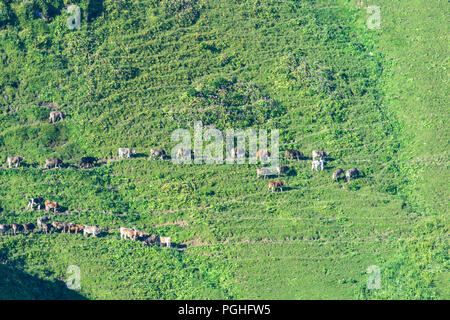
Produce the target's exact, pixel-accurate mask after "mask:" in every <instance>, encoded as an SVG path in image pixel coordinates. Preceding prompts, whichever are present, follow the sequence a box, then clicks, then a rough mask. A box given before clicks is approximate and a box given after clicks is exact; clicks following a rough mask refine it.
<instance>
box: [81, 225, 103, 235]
mask: <svg viewBox="0 0 450 320" xmlns="http://www.w3.org/2000/svg"><path fill="white" fill-rule="evenodd" d="M101 232H102V229H101V228H99V227H97V226H84V228H83V236H86V235H89V234H91V235H93V236H94V237H97V236H98V235H99V234H100V233H101Z"/></svg>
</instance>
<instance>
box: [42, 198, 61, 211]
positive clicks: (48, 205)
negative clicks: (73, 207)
mask: <svg viewBox="0 0 450 320" xmlns="http://www.w3.org/2000/svg"><path fill="white" fill-rule="evenodd" d="M58 208H59V204H58V202H56V201H50V200H45V211H47V212H49V211H50V209H53V213H55V212H56V211H57V210H58Z"/></svg>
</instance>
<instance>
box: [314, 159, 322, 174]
mask: <svg viewBox="0 0 450 320" xmlns="http://www.w3.org/2000/svg"><path fill="white" fill-rule="evenodd" d="M324 164H325V161H323V160H322V159H321V160H314V161H313V162H312V166H311V170H312V171H314V170H316V171H319V167H320V169H321V170H322V171H323V166H324Z"/></svg>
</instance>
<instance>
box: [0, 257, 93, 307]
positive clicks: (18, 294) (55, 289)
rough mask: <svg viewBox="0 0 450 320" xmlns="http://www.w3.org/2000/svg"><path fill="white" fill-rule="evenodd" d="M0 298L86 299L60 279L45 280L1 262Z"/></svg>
mask: <svg viewBox="0 0 450 320" xmlns="http://www.w3.org/2000/svg"><path fill="white" fill-rule="evenodd" d="M0 300H86V297H84V296H82V295H81V294H79V293H78V292H76V291H73V290H70V289H68V288H67V286H66V284H65V283H64V282H63V281H60V280H54V281H49V280H43V279H40V278H38V277H36V276H32V275H30V274H28V273H25V272H23V271H21V270H19V269H16V268H13V267H9V266H6V265H4V264H0Z"/></svg>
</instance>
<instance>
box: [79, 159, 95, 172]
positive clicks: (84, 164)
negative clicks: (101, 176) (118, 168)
mask: <svg viewBox="0 0 450 320" xmlns="http://www.w3.org/2000/svg"><path fill="white" fill-rule="evenodd" d="M96 164H97V158H95V157H82V158H81V160H80V168H84V169H87V168H92V167H94V166H95V165H96Z"/></svg>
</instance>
